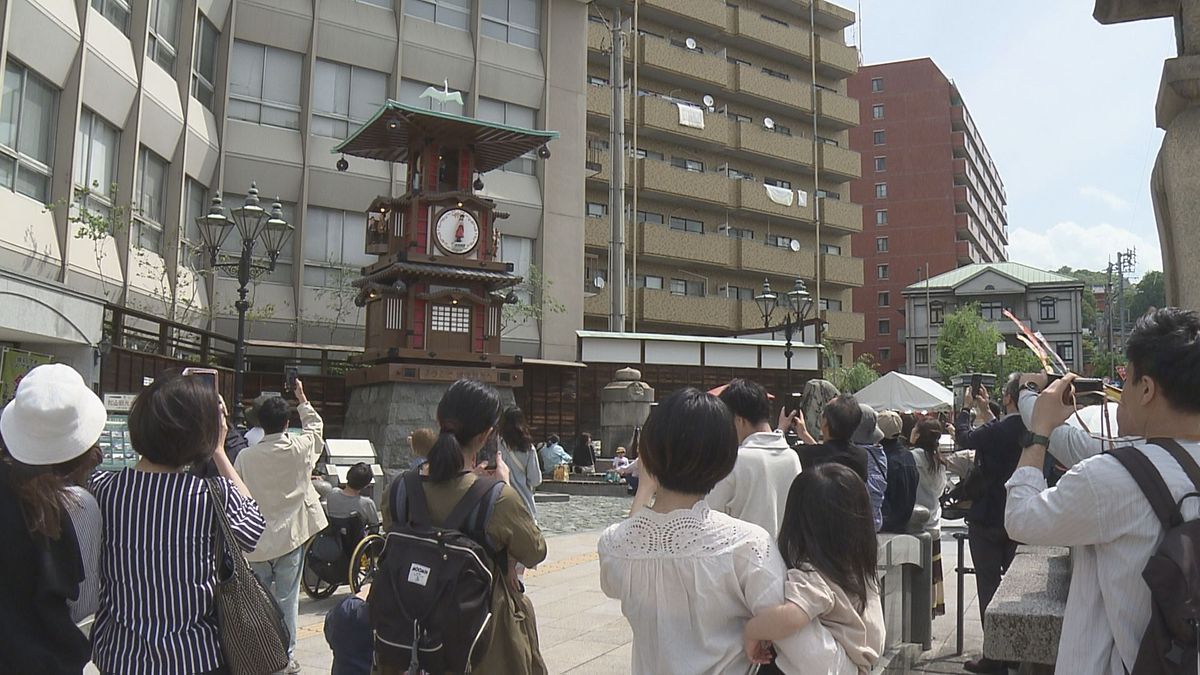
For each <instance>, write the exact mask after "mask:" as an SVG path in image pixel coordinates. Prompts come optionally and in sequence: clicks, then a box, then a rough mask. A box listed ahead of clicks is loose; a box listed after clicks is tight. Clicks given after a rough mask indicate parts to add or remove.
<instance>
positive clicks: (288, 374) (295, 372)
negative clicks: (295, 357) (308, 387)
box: [283, 366, 300, 393]
mask: <svg viewBox="0 0 1200 675" xmlns="http://www.w3.org/2000/svg"><path fill="white" fill-rule="evenodd" d="M299 377H300V369H299V368H297V367H296V366H286V367H285V368H284V369H283V390H284V391H286V392H289V393H290V392H293V391H296V380H297V379H299Z"/></svg>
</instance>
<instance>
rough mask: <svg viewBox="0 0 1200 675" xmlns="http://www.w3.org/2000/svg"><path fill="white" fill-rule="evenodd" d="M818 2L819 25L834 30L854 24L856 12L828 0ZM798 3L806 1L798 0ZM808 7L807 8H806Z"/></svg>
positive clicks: (817, 0) (801, 3) (802, 3)
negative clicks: (827, 0)
mask: <svg viewBox="0 0 1200 675" xmlns="http://www.w3.org/2000/svg"><path fill="white" fill-rule="evenodd" d="M816 3H817V25H818V26H824V27H826V28H832V29H833V30H841V29H843V28H849V27H850V26H852V25H854V12H853V11H851V10H849V9H846V8H845V7H842V6H841V5H837V4H835V3H832V2H826V0H816ZM796 4H798V5H801V6H803V5H805V4H806V3H804V2H802V1H800V2H796ZM806 9H807V8H806Z"/></svg>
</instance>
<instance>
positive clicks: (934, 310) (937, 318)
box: [929, 302, 946, 326]
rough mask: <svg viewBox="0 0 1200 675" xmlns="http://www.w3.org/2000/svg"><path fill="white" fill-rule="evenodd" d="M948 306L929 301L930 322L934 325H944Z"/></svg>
mask: <svg viewBox="0 0 1200 675" xmlns="http://www.w3.org/2000/svg"><path fill="white" fill-rule="evenodd" d="M945 316H946V306H945V305H943V304H942V303H940V302H931V303H929V323H930V324H931V325H934V326H940V325H942V321H944V320H945Z"/></svg>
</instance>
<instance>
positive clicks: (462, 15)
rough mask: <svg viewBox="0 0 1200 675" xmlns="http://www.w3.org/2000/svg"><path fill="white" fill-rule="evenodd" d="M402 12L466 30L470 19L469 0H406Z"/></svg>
mask: <svg viewBox="0 0 1200 675" xmlns="http://www.w3.org/2000/svg"><path fill="white" fill-rule="evenodd" d="M404 13H405V14H407V15H408V16H415V17H417V18H418V19H425V20H426V21H432V22H434V23H440V24H442V25H443V26H450V27H451V28H458V29H460V30H466V29H467V24H468V23H470V20H471V2H470V0H408V1H407V2H405V3H404Z"/></svg>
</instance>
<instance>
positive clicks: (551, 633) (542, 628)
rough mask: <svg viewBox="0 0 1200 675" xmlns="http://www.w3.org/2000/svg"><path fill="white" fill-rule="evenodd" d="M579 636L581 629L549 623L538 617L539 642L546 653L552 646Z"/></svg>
mask: <svg viewBox="0 0 1200 675" xmlns="http://www.w3.org/2000/svg"><path fill="white" fill-rule="evenodd" d="M578 638H579V631H577V630H570V629H567V628H563V627H561V626H555V625H553V624H547V623H546V622H545V621H542V620H541V617H540V616H539V617H538V644H539V645H540V646H541V648H542V652H543V653H544V652H545V651H546V650H547V649H549V648H550V647H554V646H556V645H560V644H562V643H564V642H569V641H571V640H575V639H578Z"/></svg>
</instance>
